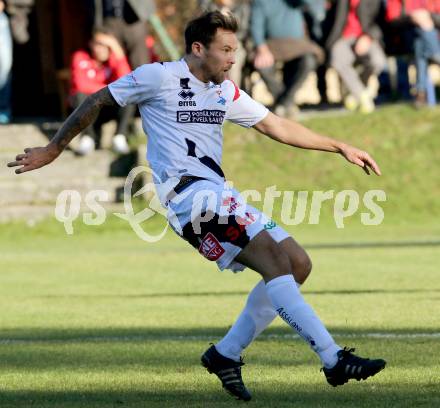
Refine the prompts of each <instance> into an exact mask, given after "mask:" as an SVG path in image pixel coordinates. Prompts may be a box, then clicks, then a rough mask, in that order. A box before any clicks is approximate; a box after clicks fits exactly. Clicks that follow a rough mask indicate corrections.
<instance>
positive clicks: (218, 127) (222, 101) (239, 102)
mask: <svg viewBox="0 0 440 408" xmlns="http://www.w3.org/2000/svg"><path fill="white" fill-rule="evenodd" d="M109 90H110V92H111V94H112V95H113V97H114V98H115V100H116V102H117V103H118V104H119V105H120V106H125V105H127V104H132V103H134V104H138V105H139V111H140V114H141V117H142V126H143V129H144V131H145V132H146V134H147V135H148V149H147V160H148V162H149V164H150V166H151V168H152V170H153V172H154V173H155V180H154V181H155V183H156V184H160V185H161V188H160V190H158V193H159V197H160V198H161V201H162V202H164V201H165V199H164V197H166V196H167V195H168V193H169V192H170V191H171V190H172V188H173V187H174V186H175V185H176V184H177V182H178V181H179V179H180V178H181V177H182V176H184V175H192V176H198V177H203V178H205V179H207V180H212V181H217V182H219V181H220V182H223V181H224V174H223V171H222V169H221V161H222V149H223V133H222V127H223V123H224V120H225V119H227V120H230V121H231V122H234V123H237V124H239V125H241V126H244V127H251V126H253V125H255V124H256V123H258V122H259V121H261V120H262V119H263V118H264V117H265V116H266V115H267V113H268V110H267V108H265V107H264V106H263V105H261V104H260V103H258V102H256V101H254V100H253V99H252V98H251V97H250V96H249V95H247V94H246V93H245V92H244V91H242V90H240V89H238V88H237V86H236V85H235V84H234V83H233V82H232V81H230V80H225V81H224V82H223V83H222V84H220V85H215V84H214V83H212V82H210V83H204V82H202V81H200V80H199V79H197V78H196V77H195V76H194V75H193V74H191V72H190V70H189V69H188V65H187V64H186V62H185V60H183V59H182V60H180V61H175V62H164V63H154V64H145V65H142V66H140V67H139V68H137V69H136V70H135V71H133V72H131V73H130V74H128V75H126V76H124V77H122V78H120V79H118V80H117V81H115V82H113V83H111V84H110V85H109ZM164 186H165V188H164Z"/></svg>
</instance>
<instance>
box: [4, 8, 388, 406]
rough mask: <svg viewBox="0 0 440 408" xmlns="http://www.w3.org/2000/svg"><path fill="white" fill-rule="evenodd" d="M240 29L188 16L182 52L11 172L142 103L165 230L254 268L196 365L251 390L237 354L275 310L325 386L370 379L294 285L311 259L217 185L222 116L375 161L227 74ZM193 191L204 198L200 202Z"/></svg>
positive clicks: (372, 367)
mask: <svg viewBox="0 0 440 408" xmlns="http://www.w3.org/2000/svg"><path fill="white" fill-rule="evenodd" d="M236 31H237V21H236V19H235V17H234V16H233V15H232V14H230V13H229V14H223V13H221V12H219V11H214V12H209V13H205V14H203V15H202V16H200V17H198V18H196V19H194V20H192V21H191V22H189V24H188V25H187V28H186V30H185V42H186V55H185V57H184V58H183V59H182V60H180V61H176V62H168V63H156V64H146V65H143V66H141V67H139V68H138V69H136V70H135V71H133V72H132V73H130V74H128V75H127V76H125V77H122V78H120V79H119V80H117V81H115V82H113V83H112V84H110V85H109V86H108V87H106V88H104V89H102V90H100V91H99V92H96V93H95V94H93V95H91V96H90V97H89V98H87V99H86V101H85V102H84V103H83V104H82V105H81V106H79V107H78V108H77V109H76V110H75V111H74V112H73V113H72V114H71V115H70V116H69V117H68V118H67V120H66V122H65V123H64V124H63V126H62V127H61V129H60V130H59V131H58V132H57V134H56V135H55V137H54V138H53V139H52V140H51V141H50V143H49V144H48V145H47V146H45V147H37V148H27V149H25V152H24V153H23V154H19V155H17V156H16V159H15V161H13V162H11V163H9V164H8V166H9V167H15V166H19V168H18V169H16V173H17V174H21V173H24V172H27V171H31V170H35V169H37V168H40V167H42V166H44V165H47V164H49V163H51V162H52V161H53V160H55V159H56V158H57V157H58V156H59V155H60V154H61V152H62V151H63V150H64V148H65V147H66V146H67V145H68V143H69V142H70V141H71V140H72V139H73V138H74V137H75V136H76V135H77V134H79V133H80V132H81V130H82V129H84V128H85V127H86V126H88V125H89V124H90V123H92V122H93V120H94V119H95V118H96V116H97V115H98V113H99V111H100V110H101V108H102V107H103V106H107V105H120V106H125V105H127V104H130V103H135V104H138V106H139V110H140V113H141V116H142V121H143V127H144V130H145V132H146V133H148V160H149V163H150V166H151V167H152V169H153V171H154V174H155V175H154V178H155V180H154V181H155V183H156V185H157V190H158V194H159V198H160V200H161V202H162V204H163V205H164V206H165V207H166V208H168V210H169V211H168V214H169V221H170V224H171V226H172V227H173V229H174V230H175V231H176V233H178V234H179V235H181V236H182V237H183V238H184V239H186V240H187V241H188V242H189V243H190V244H192V245H193V246H194V247H196V248H197V249H198V250H199V252H200V253H201V254H202V255H203V256H205V257H206V258H207V259H209V260H211V261H216V262H217V264H218V266H219V268H220V269H232V270H233V271H238V270H243V269H244V268H245V267H249V268H250V269H252V270H254V271H256V272H257V273H259V274H260V275H261V276H262V280H261V281H260V282H259V283H258V284H257V285H256V287H255V288H254V289H253V290H252V291H251V292H250V294H249V297H248V300H247V303H246V306H245V308H244V310H243V312H242V313H241V315H240V316H239V318H238V320H237V321H236V322H235V324H234V325H233V326H232V328H231V329H230V330H229V332H228V333H227V334H226V336H225V337H224V338H223V339H222V340H221V341H220V342H218V343H217V344H216V345H213V346H211V347H210V348H209V349H208V350H207V351H206V352H205V353H204V354H203V355H202V364H203V365H204V366H205V367H206V368H207V369H208V371H209V372H211V373H215V374H216V375H217V376H218V377H219V379H220V380H221V382H222V385H223V387H224V388H225V389H226V390H227V391H228V392H229V393H231V394H232V395H234V396H235V397H236V398H238V399H242V400H246V401H248V400H250V399H251V395H250V393H249V391H248V390H247V388H246V387H245V385H244V383H243V380H242V376H241V366H242V365H243V362H242V359H241V354H242V352H243V350H244V349H245V348H246V347H247V346H248V345H249V344H250V343H251V342H252V341H253V340H254V339H255V338H256V337H257V336H258V335H259V334H260V333H261V332H262V331H263V330H264V329H265V328H266V327H267V326H268V325H269V324H270V323H271V322H272V320H273V319H274V318H275V317H276V316H280V317H281V318H282V319H283V320H284V321H285V322H286V323H287V324H288V325H289V326H291V327H292V329H294V330H295V331H296V332H297V333H298V334H299V335H300V336H301V337H302V338H303V339H304V340H305V341H306V342H307V343H308V344H309V345H310V347H311V348H312V350H313V351H314V352H315V353H316V354H317V355H318V356H319V358H320V359H321V361H322V364H323V366H324V367H323V371H324V374H325V376H326V378H327V381H328V382H329V383H330V384H331V385H333V386H337V385H342V384H344V383H346V382H347V381H348V380H349V379H352V378H354V379H357V380H360V379H366V378H367V377H370V376H372V375H374V374H376V373H377V372H379V371H380V370H382V369H383V368H384V367H385V364H386V363H385V361H384V360H382V359H376V360H369V359H364V358H361V357H358V356H356V355H354V354H353V353H352V351H354V350H353V349H347V348H344V349H342V348H341V347H340V346H339V345H337V344H336V343H335V341H334V340H333V338H332V336H331V335H330V334H329V333H328V331H327V330H326V328H325V327H324V325H323V324H322V322H321V321H320V320H319V318H318V317H317V316H316V314H315V312H314V311H313V309H312V308H311V307H310V306H309V305H308V304H307V303H305V301H304V299H303V297H302V295H301V293H300V291H299V286H300V285H301V284H302V283H303V282H304V281H305V279H306V278H307V276H308V275H309V273H310V271H311V262H310V259H309V257H308V255H307V254H306V252H305V251H304V249H303V248H302V247H301V246H300V245H299V244H298V243H297V242H296V241H295V240H294V239H293V238H291V237H290V236H289V235H288V234H287V233H286V232H285V231H284V230H283V229H282V228H281V227H279V226H278V225H276V224H275V223H274V222H273V221H271V220H268V219H267V218H265V216H264V215H263V214H261V213H260V212H259V211H258V210H256V209H255V208H253V207H251V206H249V205H247V204H246V202H245V201H244V200H242V199H241V197H240V194H239V193H238V191H236V190H234V189H228V188H225V177H224V173H223V171H222V169H221V155H222V142H223V135H222V125H223V123H224V121H225V120H230V121H232V122H234V123H237V124H239V125H241V126H245V127H254V128H255V129H257V130H258V131H259V132H261V133H263V134H265V135H267V136H269V137H271V138H272V139H274V140H276V141H278V142H280V143H284V144H287V145H290V146H294V147H299V148H303V149H311V150H322V151H326V152H334V153H340V154H341V155H342V156H343V157H344V158H345V159H347V160H348V162H350V163H353V164H355V165H357V166H359V167H361V168H362V169H363V170H365V171H366V172H367V174H369V170H370V169H371V170H372V171H373V172H374V173H376V174H377V175H380V169H379V167H378V165H377V164H376V163H375V161H374V160H373V159H372V158H371V157H370V156H369V154H368V153H366V152H364V151H362V150H359V149H357V148H355V147H352V146H349V145H347V144H345V143H342V142H340V141H337V140H334V139H331V138H328V137H325V136H321V135H318V134H316V133H314V132H312V131H311V130H308V129H306V128H305V127H303V126H302V125H300V124H298V123H296V122H293V121H290V120H288V119H284V118H281V117H278V116H276V115H274V114H273V113H271V112H269V111H268V110H267V109H266V108H265V107H263V106H262V105H261V104H259V103H258V102H256V101H254V100H253V99H252V98H250V97H249V96H248V95H247V94H246V93H245V92H243V91H242V90H240V89H239V88H237V86H236V85H235V84H234V83H233V82H232V81H230V80H228V79H227V75H228V71H229V70H230V69H231V67H232V65H233V64H234V52H235V50H236V49H237V38H236V36H235V32H236ZM225 191H226V192H227V194H225ZM200 193H202V196H200ZM201 197H208V198H209V199H208V200H207V201H208V202H206V200H203V199H201Z"/></svg>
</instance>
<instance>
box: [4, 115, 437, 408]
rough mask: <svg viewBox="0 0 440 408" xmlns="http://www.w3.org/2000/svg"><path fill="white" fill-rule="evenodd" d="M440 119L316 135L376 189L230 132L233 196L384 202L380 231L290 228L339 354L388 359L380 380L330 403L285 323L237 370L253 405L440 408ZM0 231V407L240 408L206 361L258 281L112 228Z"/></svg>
mask: <svg viewBox="0 0 440 408" xmlns="http://www.w3.org/2000/svg"><path fill="white" fill-rule="evenodd" d="M438 114H439V111H438V110H427V111H423V112H417V113H415V112H414V111H412V110H411V109H409V108H407V107H392V108H387V109H384V110H382V111H380V112H378V113H376V114H374V115H372V116H370V117H367V118H366V117H363V116H357V115H352V116H347V117H343V118H333V119H315V120H313V121H311V122H309V123H308V124H309V125H310V126H312V127H314V128H315V129H319V130H320V131H324V130H325V131H326V132H327V133H330V134H332V135H334V136H336V135H338V136H339V137H341V138H343V139H346V140H349V141H351V142H353V143H356V144H359V145H361V146H362V145H363V146H365V147H366V148H368V150H371V151H372V152H373V153H374V156H375V157H377V159H378V161H379V162H380V163H381V165H382V167H383V171H384V176H383V177H382V178H372V177H370V178H368V177H366V176H365V177H364V176H363V175H362V174H361V172H360V171H357V169H351V168H349V167H347V166H345V165H344V163H343V162H342V161H341V160H340V159H338V158H336V157H333V156H331V155H328V156H325V155H324V156H322V155H323V154H322V153H321V156H319V154H320V153H310V152H300V151H295V150H286V149H287V148H286V147H282V146H277V145H276V144H274V143H273V142H271V141H265V140H263V139H260V138H258V137H256V136H254V135H253V134H250V135H249V134H248V135H247V136H245V135H246V133H243V131H241V130H233V129H236V128H232V127H231V128H228V129H227V131H228V136H227V139H226V153H225V170H226V172H227V174H229V175H231V174H234V175H236V177H237V178H236V180H234V181H236V185H237V186H238V187H240V188H249V187H257V188H260V189H261V188H262V187H265V186H270V185H272V184H275V183H277V184H278V186H279V187H280V188H288V187H289V186H290V188H291V189H292V188H293V189H296V190H299V189H308V190H313V189H322V190H326V189H335V190H342V189H344V188H350V187H353V188H355V189H357V190H358V191H365V190H367V189H370V188H383V189H384V190H385V191H386V192H387V195H388V201H387V203H386V206H385V207H384V208H385V221H384V223H383V224H382V225H381V226H377V227H364V226H362V225H361V224H360V222H359V219H357V218H356V219H353V220H351V221H350V222H349V223H348V225H347V228H345V229H342V230H341V229H337V228H336V227H335V225H334V223H333V221H332V219H331V217H330V215H331V209H329V208H327V209H324V216H323V220H322V223H321V224H320V225H313V226H312V225H300V226H297V227H289V230H290V231H291V232H292V234H293V235H294V236H295V237H296V238H297V239H298V240H299V241H300V242H301V243H303V244H304V245H305V246H306V247H307V248H308V249H309V253H310V254H311V257H312V259H313V261H314V272H313V273H312V275H311V277H310V279H309V280H308V282H307V283H306V284H305V285H304V287H303V293H304V296H305V298H306V299H307V300H308V301H309V302H310V304H311V305H312V306H313V307H314V308H315V309H316V310H317V312H318V313H319V315H320V316H321V318H322V319H323V320H324V322H325V323H326V325H327V326H328V328H329V329H330V331H331V332H332V333H333V334H334V335H335V338H336V340H337V341H338V342H339V343H340V344H341V345H343V346H344V345H347V346H355V347H356V348H357V351H358V352H359V354H361V355H366V356H372V357H375V356H377V357H382V358H384V359H386V360H387V361H388V366H387V368H386V370H385V371H383V372H381V373H380V374H378V375H377V376H376V377H374V378H372V379H370V380H368V381H366V382H361V383H357V382H354V383H349V384H347V385H345V386H343V387H338V388H335V389H334V388H332V387H330V386H329V385H327V383H326V382H325V380H324V376H323V374H322V373H320V372H319V368H320V365H319V361H318V359H317V357H315V355H314V354H313V353H312V352H311V351H310V350H309V349H308V347H307V346H306V345H305V344H303V343H302V342H301V341H300V340H299V339H298V338H296V337H295V336H294V335H293V333H292V332H291V331H290V330H289V328H288V327H286V326H285V325H284V323H283V322H281V321H279V320H277V321H275V322H274V323H273V325H272V326H271V328H270V329H268V330H267V332H265V333H264V334H263V335H262V336H261V339H258V340H257V341H256V342H255V343H254V344H252V346H251V347H250V348H249V349H248V350H247V352H246V354H245V356H244V357H245V362H246V363H247V364H246V366H245V367H244V369H243V377H244V380H245V382H246V384H247V385H248V387H249V388H250V390H251V391H252V393H253V396H254V399H253V401H252V402H251V404H252V406H258V407H290V406H295V407H356V408H357V407H361V408H362V407H368V408H371V407H386V408H390V407H411V408H412V407H438V406H440V393H439V390H440V377H439V372H440V360H439V357H438V356H439V354H440V343H439V342H440V329H439V321H438V316H439V301H440V280H439V277H438V272H439V252H440V251H439V236H440V223H439V222H438V215H439V213H440V209H439V208H438V207H439V206H438V197H439V188H440V187H439V183H438V179H439V174H440V172H439V170H438V166H437V165H436V161H438V158H439V151H440V138H439V136H438V135H439V133H440V132H439V131H440V125H439V124H438V123H436V122H435V120H436V118H437V117H438ZM437 122H438V121H437ZM233 133H234V134H233ZM359 135H367V136H366V137H365V138H364V137H360V136H359ZM237 136H238V137H237ZM278 164H280V165H278ZM263 166H267V167H264V169H265V170H264V171H262V170H263ZM436 166H437V167H436ZM274 180H275V181H274ZM161 223H162V221H161V220H158V219H156V220H154V221H153V222H152V223H151V224H150V228H152V229H159V228H160V226H161ZM0 231H1V234H0V271H1V274H0V308H1V311H2V313H1V314H0V407H2V408H3V407H26V408H27V407H50V408H55V407H56V408H59V407H69V408H70V407H72V408H73V407H75V408H79V407H81V408H85V407H87V408H89V407H93V408H94V407H229V406H236V405H237V404H239V403H238V402H236V401H234V400H232V399H231V397H229V396H228V395H227V394H225V393H224V392H223V391H222V390H221V387H220V383H219V381H218V380H217V379H216V378H215V377H214V376H210V375H208V374H207V372H206V371H205V370H204V369H203V368H202V367H201V366H200V364H199V358H200V355H201V353H202V352H203V351H204V350H205V349H206V348H207V347H208V345H209V342H211V341H216V340H218V339H219V338H220V337H221V336H222V335H223V334H224V333H225V331H226V330H227V328H228V327H229V326H230V325H231V324H232V323H233V320H234V318H235V317H236V315H237V314H238V313H239V311H240V309H241V308H242V306H243V304H244V302H245V299H246V294H247V292H248V291H249V289H250V288H251V287H252V285H254V284H255V282H256V281H257V279H258V277H257V276H256V274H255V273H252V272H250V271H246V272H244V273H241V274H237V275H233V274H232V273H230V272H223V273H220V272H218V271H217V269H216V267H215V265H213V264H212V263H209V262H207V261H205V260H204V259H203V258H202V257H200V256H199V255H197V254H196V253H194V250H193V249H192V248H190V247H189V246H188V245H187V244H186V243H185V242H183V241H180V240H179V239H178V238H177V237H175V236H174V235H172V233H171V232H169V233H168V234H167V236H166V237H165V239H163V240H162V241H160V242H159V243H156V244H147V243H145V242H143V241H141V240H139V239H138V238H137V237H136V235H135V234H134V233H133V232H132V231H131V229H130V228H129V226H128V225H127V224H125V223H124V222H123V221H121V220H118V219H116V218H115V217H109V220H108V222H107V223H106V224H104V225H103V226H100V227H87V226H84V225H81V224H80V223H79V222H77V223H76V224H75V234H74V235H73V236H67V235H66V234H65V232H64V229H63V227H62V225H61V224H59V223H57V222H56V221H54V220H49V221H46V222H43V223H40V224H37V225H36V226H33V227H29V226H27V225H26V224H25V223H17V224H7V225H1V226H0ZM353 244H357V245H358V246H353Z"/></svg>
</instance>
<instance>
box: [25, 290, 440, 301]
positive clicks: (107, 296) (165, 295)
mask: <svg viewBox="0 0 440 408" xmlns="http://www.w3.org/2000/svg"><path fill="white" fill-rule="evenodd" d="M301 292H302V293H303V294H304V295H318V296H321V295H369V294H381V293H383V294H387V293H388V294H406V293H410V294H413V293H440V288H439V289H437V288H431V289H398V288H397V289H381V288H378V289H341V290H307V289H305V290H302V291H301ZM248 294H249V292H248V291H244V290H236V291H228V292H221V291H210V292H208V291H207V292H169V293H166V292H165V293H136V294H121V293H115V294H111V293H109V294H94V293H91V294H65V295H63V294H56V295H55V294H50V295H36V296H26V298H27V299H88V298H91V299H95V298H96V299H114V298H119V299H121V298H126V299H143V298H145V299H149V298H152V299H153V298H186V297H211V296H232V297H233V296H247V295H248Z"/></svg>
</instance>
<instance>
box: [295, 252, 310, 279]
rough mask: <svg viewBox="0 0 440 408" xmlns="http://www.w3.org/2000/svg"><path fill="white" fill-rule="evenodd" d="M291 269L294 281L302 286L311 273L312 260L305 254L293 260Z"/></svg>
mask: <svg viewBox="0 0 440 408" xmlns="http://www.w3.org/2000/svg"><path fill="white" fill-rule="evenodd" d="M292 269H293V275H294V277H295V281H296V282H297V283H299V284H300V285H302V284H303V283H304V282H305V280H306V279H307V278H308V277H309V275H310V273H311V272H312V260H311V259H310V257H309V256H308V255H307V253H306V252H303V253H302V254H301V255H299V256H297V257H296V258H295V260H294V262H293V265H292Z"/></svg>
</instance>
